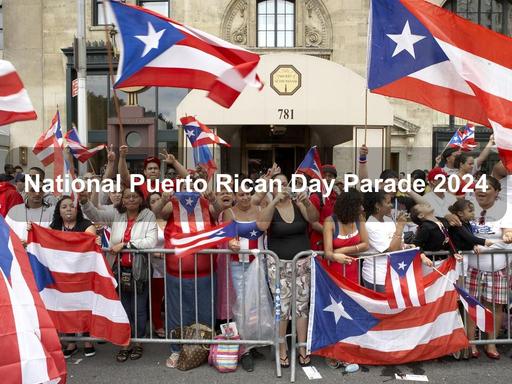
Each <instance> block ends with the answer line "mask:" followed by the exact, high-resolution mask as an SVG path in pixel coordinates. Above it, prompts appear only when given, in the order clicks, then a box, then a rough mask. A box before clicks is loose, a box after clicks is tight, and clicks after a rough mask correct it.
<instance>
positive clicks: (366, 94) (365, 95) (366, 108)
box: [364, 87, 368, 145]
mask: <svg viewBox="0 0 512 384" xmlns="http://www.w3.org/2000/svg"><path fill="white" fill-rule="evenodd" d="M367 137H368V87H366V88H365V89H364V145H366V138H367Z"/></svg>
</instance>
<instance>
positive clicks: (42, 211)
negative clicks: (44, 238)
mask: <svg viewBox="0 0 512 384" xmlns="http://www.w3.org/2000/svg"><path fill="white" fill-rule="evenodd" d="M29 209H37V208H28V207H27V206H26V205H25V222H26V223H28V222H29V220H28V210H29ZM43 213H44V205H41V215H40V216H39V221H38V223H37V224H41V221H43Z"/></svg>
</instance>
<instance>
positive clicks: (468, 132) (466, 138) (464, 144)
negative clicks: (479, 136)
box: [447, 123, 477, 152]
mask: <svg viewBox="0 0 512 384" xmlns="http://www.w3.org/2000/svg"><path fill="white" fill-rule="evenodd" d="M447 146H448V147H450V148H460V149H462V150H463V151H466V152H468V151H472V150H473V149H475V148H476V147H477V144H476V141H475V126H474V125H473V124H471V123H467V124H466V125H465V126H464V129H463V130H462V132H461V131H460V129H457V130H456V131H455V132H454V133H453V136H452V138H451V139H450V141H449V142H448V144H447Z"/></svg>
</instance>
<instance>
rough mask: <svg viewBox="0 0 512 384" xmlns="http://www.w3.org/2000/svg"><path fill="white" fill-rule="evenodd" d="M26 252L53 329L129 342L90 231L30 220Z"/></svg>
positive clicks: (108, 272)
mask: <svg viewBox="0 0 512 384" xmlns="http://www.w3.org/2000/svg"><path fill="white" fill-rule="evenodd" d="M27 252H28V254H29V257H30V263H31V264H32V269H33V270H34V275H35V277H36V283H37V288H38V289H39V291H40V294H41V298H42V299H43V301H44V304H45V305H46V309H47V310H48V312H49V313H50V316H51V318H52V320H53V323H54V324H55V327H56V328H57V330H58V331H59V332H63V333H83V332H89V333H90V335H91V336H92V337H98V338H101V339H104V340H108V341H110V342H112V343H113V344H117V345H128V344H129V342H130V322H129V321H128V316H127V315H126V312H125V310H124V308H123V306H122V305H121V302H120V301H119V296H118V294H117V292H116V287H117V283H116V280H115V279H114V277H113V276H112V272H111V270H110V268H109V267H108V266H107V262H106V260H105V257H104V255H103V254H102V253H101V249H100V247H99V245H98V244H96V236H93V235H91V234H88V233H81V232H62V231H56V230H53V229H46V228H43V227H41V226H39V225H36V224H32V230H31V231H30V232H29V235H28V241H27Z"/></svg>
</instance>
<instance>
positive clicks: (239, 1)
mask: <svg viewBox="0 0 512 384" xmlns="http://www.w3.org/2000/svg"><path fill="white" fill-rule="evenodd" d="M247 8H248V3H247V0H232V1H231V3H229V5H228V7H227V8H226V11H225V12H224V16H223V18H222V27H221V28H222V30H221V33H222V38H223V39H225V40H227V41H229V42H231V43H233V44H238V45H247V29H248V28H247V24H248V20H249V12H248V9H247Z"/></svg>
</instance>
